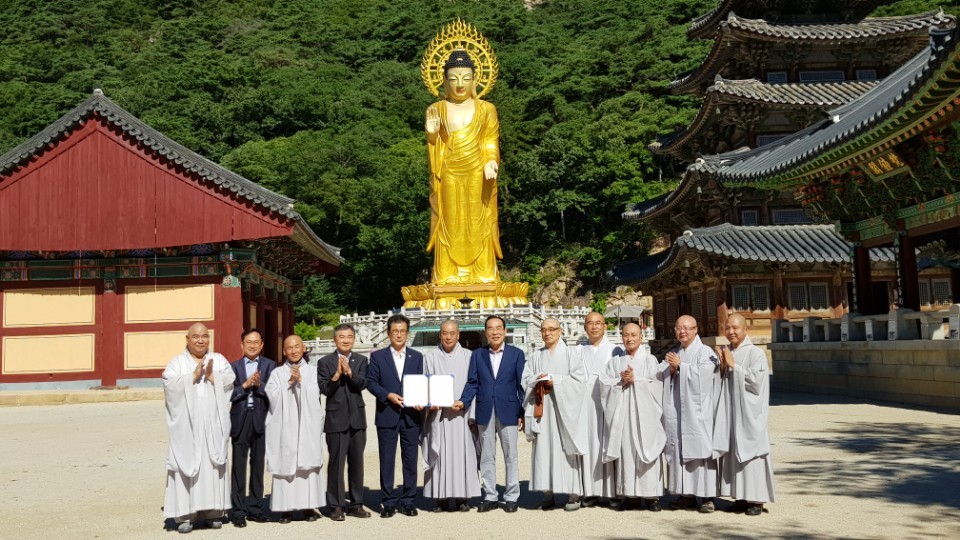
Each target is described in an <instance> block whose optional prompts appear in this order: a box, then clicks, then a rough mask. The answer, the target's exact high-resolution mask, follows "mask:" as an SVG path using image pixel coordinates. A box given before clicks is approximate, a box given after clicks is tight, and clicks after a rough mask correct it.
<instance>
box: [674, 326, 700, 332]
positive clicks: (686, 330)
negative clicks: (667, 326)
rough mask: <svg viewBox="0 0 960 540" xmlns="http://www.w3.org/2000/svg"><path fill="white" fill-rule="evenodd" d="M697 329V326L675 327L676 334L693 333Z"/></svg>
mask: <svg viewBox="0 0 960 540" xmlns="http://www.w3.org/2000/svg"><path fill="white" fill-rule="evenodd" d="M696 329H697V327H696V326H674V327H673V331H674V332H692V331H693V330H696Z"/></svg>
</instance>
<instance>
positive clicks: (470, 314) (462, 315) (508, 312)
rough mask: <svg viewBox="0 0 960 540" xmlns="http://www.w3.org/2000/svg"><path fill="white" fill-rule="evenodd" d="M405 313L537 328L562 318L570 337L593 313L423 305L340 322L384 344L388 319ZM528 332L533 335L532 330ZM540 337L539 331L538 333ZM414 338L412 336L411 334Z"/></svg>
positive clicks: (363, 339) (414, 317)
mask: <svg viewBox="0 0 960 540" xmlns="http://www.w3.org/2000/svg"><path fill="white" fill-rule="evenodd" d="M397 313H402V314H403V315H406V316H407V317H408V318H409V319H410V323H411V324H416V323H417V322H419V321H421V320H423V319H434V320H435V319H451V318H452V319H456V320H460V321H462V320H467V319H485V318H486V317H488V316H490V315H499V316H501V317H503V318H505V319H520V320H522V321H524V322H526V323H528V325H529V324H533V325H534V326H536V327H537V328H539V327H540V323H541V322H542V321H543V320H544V319H547V318H555V319H557V320H558V321H560V326H561V327H562V328H563V332H564V335H565V336H566V338H567V340H568V341H569V340H571V339H579V338H580V335H581V334H583V319H584V317H586V316H587V313H590V308H562V307H561V308H547V307H543V306H540V307H534V306H532V305H529V304H525V305H511V306H509V307H504V308H483V309H423V308H401V309H398V310H394V311H392V312H389V313H373V312H370V314H369V315H358V314H356V313H354V314H353V315H341V316H340V322H341V323H347V324H352V325H353V326H354V328H356V329H357V342H358V343H363V344H369V345H371V346H378V345H382V344H384V343H386V342H387V319H389V318H390V316H391V315H394V314H397ZM527 334H528V335H529V336H530V337H534V336H532V335H530V332H529V331H528V332H527ZM536 335H537V336H539V332H537V333H536ZM411 338H412V335H411Z"/></svg>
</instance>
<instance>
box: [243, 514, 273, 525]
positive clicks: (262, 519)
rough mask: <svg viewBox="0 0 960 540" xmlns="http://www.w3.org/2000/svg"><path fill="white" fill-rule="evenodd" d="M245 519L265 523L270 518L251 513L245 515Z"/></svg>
mask: <svg viewBox="0 0 960 540" xmlns="http://www.w3.org/2000/svg"><path fill="white" fill-rule="evenodd" d="M247 519H249V520H250V521H256V522H257V523H267V522H268V521H270V518H268V517H267V516H265V515H263V514H253V515H252V516H247Z"/></svg>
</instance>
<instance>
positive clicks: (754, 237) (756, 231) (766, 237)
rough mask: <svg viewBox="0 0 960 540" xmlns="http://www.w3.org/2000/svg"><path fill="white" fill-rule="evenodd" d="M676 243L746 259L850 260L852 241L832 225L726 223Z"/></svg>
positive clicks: (690, 233) (696, 231)
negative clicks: (746, 224) (742, 224)
mask: <svg viewBox="0 0 960 540" xmlns="http://www.w3.org/2000/svg"><path fill="white" fill-rule="evenodd" d="M674 245H676V246H678V247H685V248H688V249H692V250H695V251H699V252H702V253H709V254H713V255H721V256H723V257H727V258H730V259H738V260H743V261H760V262H782V263H794V262H807V263H813V262H822V263H843V262H849V260H850V244H849V243H848V242H847V241H846V240H844V239H843V236H841V235H840V233H838V232H837V231H836V228H835V227H834V226H833V225H768V226H740V225H732V224H730V223H724V224H721V225H716V226H714V227H706V228H702V229H692V230H688V231H685V232H684V233H683V234H682V235H681V236H680V237H679V238H677V240H676V241H675V242H674Z"/></svg>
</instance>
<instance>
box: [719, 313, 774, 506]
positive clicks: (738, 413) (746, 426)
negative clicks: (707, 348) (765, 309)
mask: <svg viewBox="0 0 960 540" xmlns="http://www.w3.org/2000/svg"><path fill="white" fill-rule="evenodd" d="M725 334H726V336H727V340H729V341H730V347H717V356H718V357H719V358H720V363H721V364H720V365H721V371H722V372H723V375H722V380H723V383H722V384H723V392H722V397H721V400H720V410H718V411H717V423H716V428H715V430H716V431H715V432H714V447H715V448H718V449H720V450H721V451H723V452H724V453H723V454H722V455H721V457H720V494H721V495H723V496H725V497H732V498H733V499H736V503H735V504H734V506H733V510H734V511H743V512H745V513H746V514H747V515H748V516H759V515H760V513H761V512H763V505H764V503H768V502H773V485H774V483H773V459H772V458H771V456H770V434H769V433H768V432H767V419H768V416H769V412H770V371H769V370H768V369H767V355H766V354H764V352H763V351H762V350H760V349H759V348H758V347H757V346H755V345H754V344H753V343H752V342H751V341H750V336H748V335H747V321H746V319H744V317H743V315H740V314H739V313H735V314H733V315H731V316H729V317H727V323H726V326H725Z"/></svg>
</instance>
